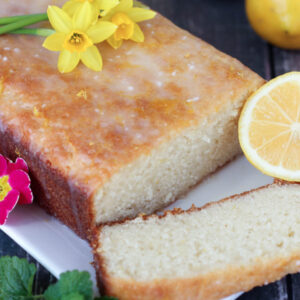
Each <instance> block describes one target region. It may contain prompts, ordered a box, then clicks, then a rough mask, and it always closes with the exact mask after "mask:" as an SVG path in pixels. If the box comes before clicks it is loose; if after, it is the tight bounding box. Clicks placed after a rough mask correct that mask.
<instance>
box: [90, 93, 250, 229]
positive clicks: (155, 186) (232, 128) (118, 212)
mask: <svg viewBox="0 0 300 300" xmlns="http://www.w3.org/2000/svg"><path fill="white" fill-rule="evenodd" d="M246 97H247V95H244V96H243V97H242V98H241V99H239V100H238V101H236V102H235V103H228V105H227V107H225V108H224V109H222V110H220V111H219V112H217V113H214V114H212V115H210V116H208V117H206V118H203V119H202V120H201V121H200V122H199V124H197V125H195V126H191V127H189V128H187V129H185V130H183V131H182V132H180V133H174V134H171V137H169V138H168V139H167V140H166V141H165V142H163V143H162V144H161V145H160V146H159V147H158V148H156V149H154V150H152V151H151V153H150V154H149V155H142V156H141V157H140V158H138V159H137V160H135V161H134V162H133V163H131V164H130V165H128V166H126V167H125V168H123V169H122V170H121V171H120V172H119V173H117V174H115V175H114V176H113V177H112V178H111V180H110V181H109V182H107V183H106V184H105V185H104V186H103V187H102V188H101V189H100V190H99V191H98V192H97V193H96V196H95V198H94V211H95V214H96V221H97V223H98V224H101V223H106V222H111V221H116V220H122V219H124V218H128V217H135V216H137V215H138V214H139V213H145V214H149V213H153V212H154V211H157V210H159V209H162V208H164V207H166V206H167V205H169V204H170V203H172V202H173V201H174V200H175V199H176V198H177V197H178V196H179V195H182V194H184V193H186V192H187V191H188V190H189V189H190V188H191V187H192V186H193V185H195V184H196V183H198V182H199V181H201V180H202V179H203V178H204V177H205V176H207V175H208V174H210V173H212V172H214V171H215V170H216V169H217V168H219V167H220V166H223V165H224V164H225V163H226V162H228V161H230V160H232V159H233V158H234V157H235V156H236V155H238V154H239V153H240V152H241V149H240V146H239V143H238V137H237V116H238V115H239V112H240V109H241V106H242V105H243V103H244V101H245V99H246Z"/></svg>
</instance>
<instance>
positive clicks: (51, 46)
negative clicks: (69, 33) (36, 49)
mask: <svg viewBox="0 0 300 300" xmlns="http://www.w3.org/2000/svg"><path fill="white" fill-rule="evenodd" d="M65 38H66V34H65V33H61V32H56V33H53V34H51V35H50V36H48V37H47V38H46V39H45V41H44V43H43V47H44V48H46V49H48V50H50V51H62V50H63V43H64V41H65Z"/></svg>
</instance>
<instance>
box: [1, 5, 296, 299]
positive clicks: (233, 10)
mask: <svg viewBox="0 0 300 300" xmlns="http://www.w3.org/2000/svg"><path fill="white" fill-rule="evenodd" d="M144 2H145V3H146V4H148V5H150V6H151V7H152V8H153V9H155V10H157V11H159V12H160V13H162V14H163V15H165V16H166V17H168V18H169V19H171V20H172V21H173V22H174V23H175V24H177V25H178V26H180V27H182V28H184V29H186V30H189V31H190V32H192V33H193V34H195V35H196V36H199V37H201V38H202V39H204V40H205V41H207V42H209V43H210V44H212V45H214V46H215V47H216V48H218V49H219V50H221V51H223V52H225V53H228V54H229V55H231V56H233V57H236V58H237V59H239V60H240V61H242V62H243V63H244V64H245V65H247V66H248V67H250V68H251V69H253V70H254V71H256V72H257V73H258V74H260V75H261V76H263V77H264V78H266V79H270V78H272V77H273V76H275V75H279V74H282V73H284V72H287V71H290V70H300V53H299V52H296V51H294V52H291V51H282V50H280V49H277V48H273V47H271V46H269V45H267V44H266V43H265V42H264V41H262V40H261V39H260V38H259V37H258V36H257V35H256V34H255V33H254V32H253V31H252V29H251V28H250V26H249V24H248V22H247V19H246V16H245V10H244V1H243V0H226V1H225V0H145V1H144ZM2 255H17V256H19V257H26V258H27V259H28V260H30V261H34V260H33V259H32V258H31V257H30V256H29V255H28V254H26V253H25V252H24V251H23V250H22V249H21V248H20V247H19V246H17V245H16V244H15V243H14V242H13V241H12V240H11V239H10V238H8V237H7V236H6V235H5V234H4V233H2V232H1V231H0V256H2ZM35 263H36V265H37V269H38V272H37V278H36V282H35V287H34V288H35V291H36V292H37V293H39V292H40V291H41V290H43V289H44V288H45V287H46V286H47V285H48V284H49V283H52V282H53V281H54V280H55V279H54V278H53V276H51V275H50V274H49V273H48V272H47V271H46V270H45V269H44V268H43V267H42V266H41V265H40V264H38V263H37V262H35ZM298 299H300V275H294V276H288V277H286V278H284V279H282V280H280V281H278V282H276V283H273V284H269V285H266V286H264V287H259V288H255V289H253V290H252V291H250V292H248V293H246V294H244V295H243V296H241V297H240V298H239V300H298Z"/></svg>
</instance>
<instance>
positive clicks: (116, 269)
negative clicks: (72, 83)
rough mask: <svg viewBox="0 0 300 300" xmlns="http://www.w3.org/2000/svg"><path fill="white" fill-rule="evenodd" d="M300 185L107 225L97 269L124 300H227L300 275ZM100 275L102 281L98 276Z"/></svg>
mask: <svg viewBox="0 0 300 300" xmlns="http://www.w3.org/2000/svg"><path fill="white" fill-rule="evenodd" d="M299 209H300V186H299V185H298V184H286V185H285V184H283V185H281V184H272V185H269V186H266V187H263V188H260V189H258V190H254V191H251V192H249V193H245V194H242V195H237V196H235V197H232V198H229V199H225V200H222V201H220V202H217V203H213V204H210V205H208V206H207V207H205V208H204V209H200V210H199V209H191V210H190V211H187V212H179V213H178V212H176V211H175V212H173V213H172V212H171V213H168V214H166V215H165V216H164V217H157V216H150V217H139V218H136V219H134V220H132V221H126V222H123V223H120V224H114V225H112V226H104V227H102V229H101V231H100V236H99V237H98V239H99V240H98V243H97V245H98V248H97V246H96V248H97V249H96V250H95V251H96V258H97V261H98V262H100V266H98V270H99V269H100V270H101V272H102V280H103V281H104V285H105V287H106V291H107V292H108V294H109V295H113V296H116V297H118V299H121V300H123V299H132V300H135V299H143V300H146V299H149V300H150V299H182V300H183V299H199V300H200V299H205V300H210V299H211V300H213V299H220V298H222V297H225V296H229V295H230V294H234V293H237V292H240V291H247V290H249V289H251V288H253V287H254V286H256V285H263V284H264V283H265V282H272V281H275V280H278V279H280V278H281V277H283V276H284V275H286V274H288V273H294V272H298V271H299V270H300V263H299V262H300V217H299V213H298V211H299ZM98 275H99V276H100V274H98Z"/></svg>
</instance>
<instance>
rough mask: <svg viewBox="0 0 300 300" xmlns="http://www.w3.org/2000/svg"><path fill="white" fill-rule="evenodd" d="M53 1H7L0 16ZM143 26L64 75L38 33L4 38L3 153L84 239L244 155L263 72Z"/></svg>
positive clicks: (162, 27)
mask: <svg viewBox="0 0 300 300" xmlns="http://www.w3.org/2000/svg"><path fill="white" fill-rule="evenodd" d="M51 2H52V1H50V0H36V1H34V0H31V1H29V0H27V1H22V4H21V5H20V1H18V0H10V1H1V2H0V16H6V15H13V14H16V13H18V14H23V13H36V12H42V11H46V8H47V5H48V4H51ZM62 2H63V1H55V3H56V4H61V3H62ZM140 24H141V26H142V30H143V31H144V34H145V42H144V43H140V44H139V43H134V42H131V41H128V42H125V43H124V45H123V46H122V47H121V48H120V49H118V50H114V49H112V48H111V47H110V46H109V45H108V44H107V43H102V44H100V46H99V47H100V51H101V53H102V56H103V60H104V61H103V63H104V68H103V71H102V72H98V73H96V72H94V71H92V70H89V69H87V68H85V67H84V66H82V65H80V66H79V68H77V69H76V70H75V71H73V72H72V73H69V74H60V73H59V72H58V70H57V66H56V65H57V57H58V54H57V53H53V52H49V51H47V50H46V49H44V48H42V43H43V38H40V37H33V36H21V35H17V36H16V35H6V36H1V38H0V94H1V95H0V153H2V154H4V155H6V156H9V157H10V158H12V159H14V158H15V157H16V156H21V157H23V158H24V159H25V160H26V161H27V162H28V165H29V167H30V170H31V175H32V178H33V189H34V194H35V199H36V201H37V202H38V203H39V205H40V206H42V207H43V208H45V209H46V210H47V211H48V212H49V213H50V214H52V215H54V216H56V217H57V218H59V219H60V220H61V221H63V222H64V223H65V224H67V225H68V226H70V227H71V228H72V229H74V230H75V231H76V232H77V233H78V234H79V235H80V236H81V237H84V238H86V239H88V238H89V237H90V234H91V232H92V230H93V228H94V227H95V226H96V225H97V224H102V223H106V222H111V221H116V220H121V219H123V218H127V217H133V216H136V215H137V214H138V213H141V212H144V213H152V212H154V211H156V210H158V209H161V208H163V207H165V206H166V205H168V204H170V203H171V202H172V201H174V200H175V199H176V198H177V197H178V196H179V195H181V194H183V193H185V192H186V191H188V190H189V188H190V187H191V186H193V185H195V184H196V183H198V182H199V181H201V180H202V179H203V178H204V177H205V176H207V175H208V174H210V173H211V172H214V171H215V170H216V169H217V168H218V167H220V166H222V165H224V164H225V163H226V162H228V161H230V160H231V159H232V158H233V157H235V156H236V155H237V154H238V153H240V147H239V143H238V138H237V118H238V116H239V112H240V109H241V107H242V105H243V103H244V101H245V100H246V99H247V98H248V96H249V95H250V94H251V93H252V92H253V91H255V90H256V89H257V88H258V87H259V86H261V85H262V84H263V82H264V81H263V80H262V79H261V78H260V77H259V76H258V75H256V74H255V73H254V72H252V71H250V70H249V69H248V68H247V67H245V66H243V65H242V64H241V63H240V62H238V61H237V60H235V59H233V58H231V57H229V56H227V55H225V54H223V53H221V52H219V51H218V50H216V49H215V48H213V47H212V46H210V45H208V44H207V43H205V42H203V41H202V40H200V39H198V38H196V37H194V36H192V35H191V34H189V33H188V32H186V31H184V30H182V29H180V28H178V27H176V26H175V25H174V24H172V23H171V22H170V21H168V20H167V19H165V18H164V17H162V16H160V15H157V16H156V17H155V18H154V19H153V20H151V21H147V22H144V23H140Z"/></svg>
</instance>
